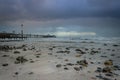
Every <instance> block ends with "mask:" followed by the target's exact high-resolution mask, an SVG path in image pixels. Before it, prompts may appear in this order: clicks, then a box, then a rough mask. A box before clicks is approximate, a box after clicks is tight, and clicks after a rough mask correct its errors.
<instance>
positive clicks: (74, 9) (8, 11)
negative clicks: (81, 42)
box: [0, 0, 120, 37]
mask: <svg viewBox="0 0 120 80" xmlns="http://www.w3.org/2000/svg"><path fill="white" fill-rule="evenodd" d="M21 24H24V33H33V34H56V35H58V36H68V35H73V36H76V35H79V36H85V35H87V36H89V35H91V36H95V35H98V36H113V37H116V36H119V37H120V35H119V34H120V0H0V31H7V32H12V31H13V30H15V31H16V33H19V32H20V29H21V27H20V25H21Z"/></svg>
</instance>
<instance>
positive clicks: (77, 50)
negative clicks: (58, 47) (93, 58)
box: [75, 49, 85, 54]
mask: <svg viewBox="0 0 120 80" xmlns="http://www.w3.org/2000/svg"><path fill="white" fill-rule="evenodd" d="M75 51H76V52H77V53H79V54H85V52H83V51H82V50H81V49H76V50H75Z"/></svg>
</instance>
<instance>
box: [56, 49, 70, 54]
mask: <svg viewBox="0 0 120 80" xmlns="http://www.w3.org/2000/svg"><path fill="white" fill-rule="evenodd" d="M56 53H67V54H69V53H70V51H67V50H66V51H57V52H56Z"/></svg>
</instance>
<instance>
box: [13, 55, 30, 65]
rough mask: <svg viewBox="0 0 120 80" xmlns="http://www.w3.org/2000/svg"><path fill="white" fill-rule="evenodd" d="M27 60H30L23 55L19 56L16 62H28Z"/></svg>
mask: <svg viewBox="0 0 120 80" xmlns="http://www.w3.org/2000/svg"><path fill="white" fill-rule="evenodd" d="M27 61H28V60H27V59H25V58H24V57H23V56H19V57H17V58H16V61H15V63H16V64H19V63H25V62H27Z"/></svg>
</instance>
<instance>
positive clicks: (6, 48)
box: [0, 45, 13, 51]
mask: <svg viewBox="0 0 120 80" xmlns="http://www.w3.org/2000/svg"><path fill="white" fill-rule="evenodd" d="M12 49H13V46H9V45H1V46H0V50H2V51H9V50H12Z"/></svg>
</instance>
